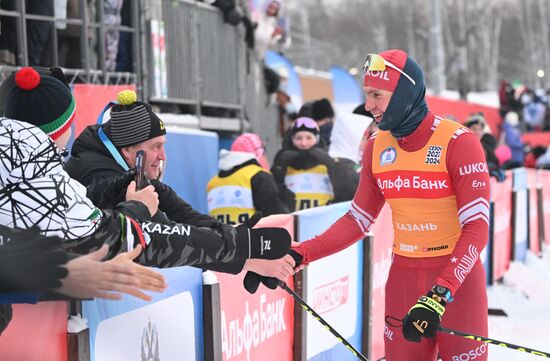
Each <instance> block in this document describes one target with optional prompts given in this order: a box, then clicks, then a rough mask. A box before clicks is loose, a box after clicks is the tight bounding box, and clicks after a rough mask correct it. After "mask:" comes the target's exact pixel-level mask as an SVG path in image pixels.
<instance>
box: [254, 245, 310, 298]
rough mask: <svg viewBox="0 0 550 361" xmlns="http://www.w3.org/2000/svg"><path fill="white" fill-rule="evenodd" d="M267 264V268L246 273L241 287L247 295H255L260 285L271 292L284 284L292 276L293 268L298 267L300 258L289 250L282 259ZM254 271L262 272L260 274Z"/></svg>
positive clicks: (293, 251)
mask: <svg viewBox="0 0 550 361" xmlns="http://www.w3.org/2000/svg"><path fill="white" fill-rule="evenodd" d="M269 262H270V264H269V265H268V267H267V268H263V269H256V270H250V271H248V272H247V273H246V275H245V277H244V280H243V285H244V288H245V289H246V290H247V291H248V292H249V293H256V291H257V290H258V286H259V285H260V283H263V284H264V285H265V286H266V287H267V288H270V289H272V290H274V289H275V288H277V286H278V285H279V283H280V282H285V281H286V280H287V278H288V277H290V276H291V275H293V274H294V268H296V267H298V266H299V265H300V263H301V262H302V256H301V255H300V254H299V253H298V252H296V251H295V250H293V249H290V250H289V251H288V254H287V255H285V256H284V257H283V258H281V259H278V260H274V261H269ZM254 271H258V272H262V274H258V273H256V272H254Z"/></svg>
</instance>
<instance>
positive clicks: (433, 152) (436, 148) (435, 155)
mask: <svg viewBox="0 0 550 361" xmlns="http://www.w3.org/2000/svg"><path fill="white" fill-rule="evenodd" d="M442 150H443V147H442V146H440V145H430V146H429V147H428V153H426V161H425V163H426V164H440V163H441V161H440V158H441V152H442Z"/></svg>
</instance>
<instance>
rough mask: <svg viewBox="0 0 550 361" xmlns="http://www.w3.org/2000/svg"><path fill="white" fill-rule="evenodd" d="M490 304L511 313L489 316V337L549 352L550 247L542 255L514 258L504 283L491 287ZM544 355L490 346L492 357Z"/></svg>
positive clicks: (507, 358)
mask: <svg viewBox="0 0 550 361" xmlns="http://www.w3.org/2000/svg"><path fill="white" fill-rule="evenodd" d="M488 295H489V308H497V309H502V310H503V311H504V312H506V313H507V314H508V317H504V316H489V337H491V338H494V339H497V340H500V341H505V342H509V343H513V344H516V345H520V346H525V347H530V348H533V349H536V350H539V351H544V352H550V248H549V247H546V249H545V250H544V252H543V254H542V257H541V258H539V257H537V256H535V255H533V254H531V253H529V254H528V256H527V261H526V263H521V262H513V263H512V264H511V265H510V269H509V270H508V271H507V272H506V274H505V276H504V280H503V282H502V283H501V284H497V285H494V286H491V287H489V289H488ZM542 359H544V358H543V357H540V356H534V355H528V354H525V353H523V352H518V351H514V350H508V349H505V348H502V347H498V346H489V360H490V361H497V360H498V361H512V360H514V361H515V360H522V361H523V360H542Z"/></svg>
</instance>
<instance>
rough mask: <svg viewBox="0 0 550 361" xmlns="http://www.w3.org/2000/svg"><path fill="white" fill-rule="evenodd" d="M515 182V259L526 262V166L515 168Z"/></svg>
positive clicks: (527, 227)
mask: <svg viewBox="0 0 550 361" xmlns="http://www.w3.org/2000/svg"><path fill="white" fill-rule="evenodd" d="M513 174H514V182H513V189H512V191H513V192H514V193H515V195H516V203H515V207H514V209H513V212H514V217H513V219H515V221H514V236H513V240H514V260H515V261H521V262H525V258H526V257H527V249H528V248H529V231H528V230H529V218H528V217H527V215H528V207H529V202H528V197H529V192H528V190H527V172H526V171H525V168H517V169H514V173H513Z"/></svg>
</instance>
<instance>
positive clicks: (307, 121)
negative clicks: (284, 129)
mask: <svg viewBox="0 0 550 361" xmlns="http://www.w3.org/2000/svg"><path fill="white" fill-rule="evenodd" d="M301 127H305V128H308V129H317V130H319V126H318V125H317V123H316V122H315V121H314V120H313V119H311V118H308V117H300V118H298V119H296V123H295V124H294V128H301Z"/></svg>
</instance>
